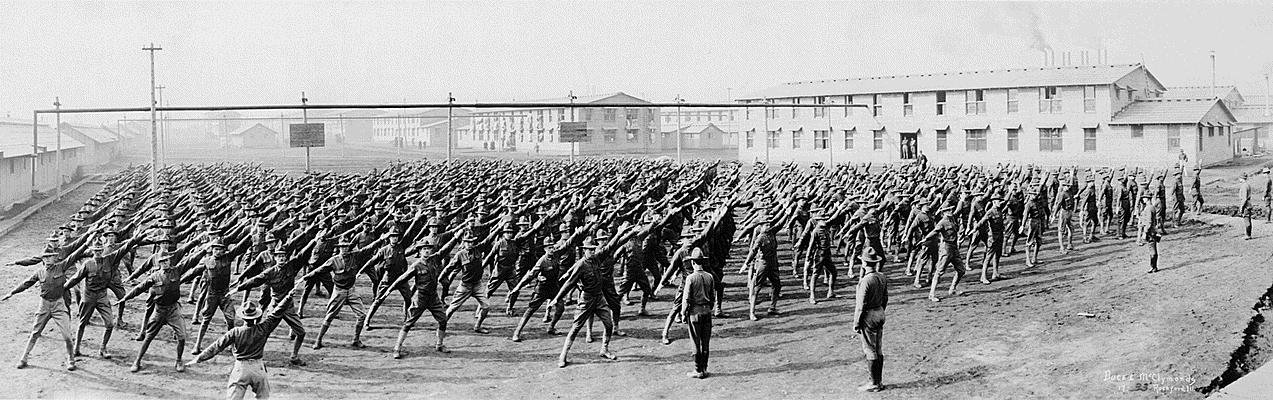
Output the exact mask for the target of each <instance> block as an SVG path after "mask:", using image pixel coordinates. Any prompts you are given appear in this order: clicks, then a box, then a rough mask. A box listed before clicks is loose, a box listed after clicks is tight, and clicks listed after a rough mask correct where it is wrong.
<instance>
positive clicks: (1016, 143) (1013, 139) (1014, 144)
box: [1008, 128, 1021, 151]
mask: <svg viewBox="0 0 1273 400" xmlns="http://www.w3.org/2000/svg"><path fill="white" fill-rule="evenodd" d="M1019 150H1021V129H1019V128H1009V129H1008V151H1019Z"/></svg>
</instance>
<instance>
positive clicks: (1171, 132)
mask: <svg viewBox="0 0 1273 400" xmlns="http://www.w3.org/2000/svg"><path fill="white" fill-rule="evenodd" d="M1179 149H1180V125H1167V150H1179Z"/></svg>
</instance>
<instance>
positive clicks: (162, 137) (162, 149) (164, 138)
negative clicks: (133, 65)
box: [155, 85, 168, 162]
mask: <svg viewBox="0 0 1273 400" xmlns="http://www.w3.org/2000/svg"><path fill="white" fill-rule="evenodd" d="M164 88H165V86H164V85H156V86H155V91H156V92H158V96H159V97H158V100H157V101H158V102H159V105H161V106H162V105H164ZM158 123H159V161H160V162H164V161H167V160H168V124H165V123H164V116H162V115H161V116H159V119H158Z"/></svg>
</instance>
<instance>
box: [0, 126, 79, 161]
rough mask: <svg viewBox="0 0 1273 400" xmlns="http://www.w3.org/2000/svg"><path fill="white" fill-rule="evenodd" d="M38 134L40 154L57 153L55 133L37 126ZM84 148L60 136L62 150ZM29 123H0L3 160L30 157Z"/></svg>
mask: <svg viewBox="0 0 1273 400" xmlns="http://www.w3.org/2000/svg"><path fill="white" fill-rule="evenodd" d="M37 127H38V129H39V131H38V132H39V133H38V134H37V135H36V136H37V138H38V139H37V140H38V141H39V145H40V147H41V148H42V149H43V150H42V152H50V151H57V131H55V130H53V127H51V126H48V125H37ZM80 147H84V144H83V143H80V141H78V140H75V138H73V137H70V136H67V135H66V134H62V149H63V150H67V149H75V148H80ZM31 150H32V149H31V123H30V122H25V123H23V122H9V121H0V152H3V153H4V158H11V157H19V156H30V155H31V154H32V152H31Z"/></svg>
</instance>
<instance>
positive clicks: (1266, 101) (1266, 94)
mask: <svg viewBox="0 0 1273 400" xmlns="http://www.w3.org/2000/svg"><path fill="white" fill-rule="evenodd" d="M1270 99H1273V97H1269V73H1268V72H1265V73H1264V116H1266V117H1267V116H1269V115H1273V114H1270V113H1269V100H1270Z"/></svg>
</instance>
